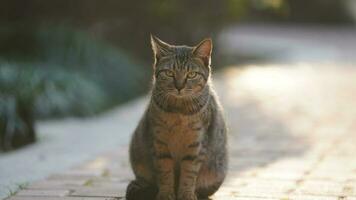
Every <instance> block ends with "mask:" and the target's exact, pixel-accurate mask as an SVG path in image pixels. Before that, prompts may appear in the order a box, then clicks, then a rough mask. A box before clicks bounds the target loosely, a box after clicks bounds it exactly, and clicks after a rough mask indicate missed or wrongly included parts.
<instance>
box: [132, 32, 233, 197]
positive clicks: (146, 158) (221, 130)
mask: <svg viewBox="0 0 356 200" xmlns="http://www.w3.org/2000/svg"><path fill="white" fill-rule="evenodd" d="M151 42H152V48H153V51H154V56H155V63H154V77H153V87H152V93H151V100H150V103H149V105H148V107H147V109H146V112H145V113H144V115H143V117H142V119H141V121H140V123H139V124H138V126H137V128H136V130H135V132H134V134H133V137H132V140H131V145H130V161H131V166H132V169H133V171H134V174H135V176H136V180H134V181H132V182H131V183H130V184H129V186H128V188H127V194H126V198H127V199H128V200H143V199H145V200H147V199H156V200H176V199H178V200H196V199H198V198H199V199H203V198H207V197H208V196H210V195H212V194H213V193H215V192H216V191H217V190H218V188H219V187H220V185H221V184H222V182H223V180H224V178H225V174H226V170H227V150H226V126H225V121H224V118H223V116H222V108H221V106H220V105H219V102H218V99H217V96H216V94H215V92H214V91H213V89H212V84H211V81H210V76H211V74H210V57H211V50H212V42H211V40H210V39H207V40H204V41H202V42H201V43H200V44H198V45H197V46H195V47H188V46H173V45H169V44H167V43H165V42H162V41H161V40H159V39H158V38H156V37H152V38H151Z"/></svg>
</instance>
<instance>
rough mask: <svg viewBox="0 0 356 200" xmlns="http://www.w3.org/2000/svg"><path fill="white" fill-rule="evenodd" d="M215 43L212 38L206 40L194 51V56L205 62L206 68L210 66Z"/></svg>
mask: <svg viewBox="0 0 356 200" xmlns="http://www.w3.org/2000/svg"><path fill="white" fill-rule="evenodd" d="M212 50H213V41H212V40H211V39H210V38H207V39H204V40H203V41H201V42H200V43H199V44H198V45H197V46H195V47H194V49H193V54H194V55H195V56H197V57H199V58H201V59H202V60H203V61H204V64H205V65H206V66H210V62H211V52H212Z"/></svg>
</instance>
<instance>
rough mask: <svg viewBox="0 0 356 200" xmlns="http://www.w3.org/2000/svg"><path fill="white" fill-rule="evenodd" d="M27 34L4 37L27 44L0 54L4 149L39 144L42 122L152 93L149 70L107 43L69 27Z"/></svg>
mask: <svg viewBox="0 0 356 200" xmlns="http://www.w3.org/2000/svg"><path fill="white" fill-rule="evenodd" d="M26 31H27V32H23V30H22V29H14V30H10V29H8V30H7V32H6V31H5V32H2V35H1V36H2V37H0V38H11V39H12V41H15V40H16V38H17V37H18V39H19V40H20V41H22V42H19V43H15V44H14V45H16V48H15V47H14V48H12V49H10V50H9V51H6V52H4V54H0V55H1V56H0V149H3V150H10V149H13V148H16V147H19V146H22V145H25V144H29V143H31V142H34V141H35V138H36V137H35V130H34V121H35V119H36V118H50V117H64V116H88V115H92V114H95V113H98V112H100V111H102V110H105V109H107V108H109V107H111V106H113V105H116V104H118V103H120V102H124V101H127V100H128V99H130V98H133V97H135V96H137V95H139V94H141V93H142V92H143V91H145V90H146V89H147V87H146V86H144V85H147V84H143V81H145V82H146V81H148V78H149V77H150V76H148V75H147V73H145V72H147V70H144V69H142V68H141V67H140V65H138V64H134V62H133V61H131V60H132V59H131V58H130V57H129V56H128V55H126V54H125V53H123V52H121V51H119V50H117V49H115V48H113V47H111V46H110V45H107V44H105V43H104V42H101V41H98V40H96V39H94V38H92V37H90V36H88V35H87V34H84V33H82V32H78V31H73V30H71V29H67V28H63V27H47V28H39V29H26ZM24 35H25V36H26V40H23V36H24ZM27 45H30V46H27ZM146 83H147V82H146Z"/></svg>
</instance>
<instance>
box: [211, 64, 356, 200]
mask: <svg viewBox="0 0 356 200" xmlns="http://www.w3.org/2000/svg"><path fill="white" fill-rule="evenodd" d="M216 85H217V89H218V91H219V94H220V97H221V100H222V101H223V105H224V107H225V110H226V114H227V118H228V119H229V122H230V144H231V145H230V154H231V159H230V174H229V176H228V178H227V180H226V182H225V184H224V187H223V188H222V189H221V190H220V191H219V192H218V193H217V194H216V195H215V196H216V197H215V199H225V198H222V197H233V198H231V199H237V197H241V199H244V198H242V197H246V199H247V197H248V199H254V198H256V199H260V198H262V199H266V198H272V199H320V197H319V196H323V197H325V199H334V198H335V199H337V197H343V196H347V195H350V196H355V195H356V191H355V190H354V189H353V188H356V157H355V156H354V154H356V145H355V142H356V134H355V133H354V130H355V128H356V69H355V68H352V67H351V66H332V65H330V66H323V67H316V66H315V65H313V66H312V65H308V64H299V65H292V66H288V67H286V66H281V65H270V66H262V67H258V66H249V67H246V68H244V69H238V68H234V67H231V68H228V69H227V70H225V72H224V73H223V74H222V75H221V76H220V77H219V78H217V84H216ZM226 199H229V198H226Z"/></svg>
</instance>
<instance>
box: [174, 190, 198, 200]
mask: <svg viewBox="0 0 356 200" xmlns="http://www.w3.org/2000/svg"><path fill="white" fill-rule="evenodd" d="M178 200H198V197H197V195H196V194H195V193H194V192H184V193H181V194H178Z"/></svg>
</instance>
